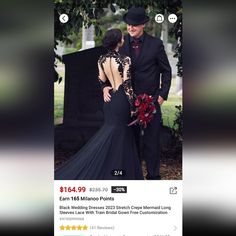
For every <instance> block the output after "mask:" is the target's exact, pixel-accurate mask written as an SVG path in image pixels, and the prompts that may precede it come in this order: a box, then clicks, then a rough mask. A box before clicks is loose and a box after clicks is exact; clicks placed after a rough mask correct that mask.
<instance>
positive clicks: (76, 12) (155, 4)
mask: <svg viewBox="0 0 236 236" xmlns="http://www.w3.org/2000/svg"><path fill="white" fill-rule="evenodd" d="M117 6H118V7H120V8H122V9H125V10H127V9H128V8H129V7H131V6H142V7H144V8H146V10H147V12H148V14H149V16H150V17H151V18H154V17H155V15H156V14H157V13H162V14H164V13H165V10H166V11H167V13H175V14H176V15H178V21H177V22H176V23H175V24H174V27H173V28H172V29H171V31H170V32H169V33H170V35H172V37H174V38H175V39H176V41H177V46H176V54H175V56H176V57H178V75H179V76H182V54H181V52H182V3H181V0H159V1H156V0H99V1H94V0H55V11H54V14H55V16H54V19H55V48H56V40H58V41H62V42H64V43H65V44H68V45H69V44H73V35H76V36H78V35H79V32H80V29H82V26H83V25H85V26H90V25H92V24H93V25H94V27H95V33H96V38H95V41H96V45H100V44H101V37H102V34H103V33H104V31H105V30H107V26H104V25H102V24H101V20H100V19H101V17H102V16H104V9H106V8H110V9H111V11H112V12H113V13H116V8H117ZM62 13H66V14H68V15H69V21H68V22H67V23H66V24H62V23H61V22H60V21H59V16H60V14H62ZM114 17H116V15H114ZM117 17H121V16H119V15H118V16H117ZM113 23H115V24H112V27H116V26H115V25H116V22H114V21H113ZM117 25H118V24H117ZM118 27H122V28H124V25H122V24H121V25H120V26H118ZM147 30H148V32H151V34H152V35H155V34H156V35H155V36H160V32H161V28H160V26H159V25H157V24H153V25H151V23H148V24H147ZM79 46H80V45H78V44H76V47H77V48H78V47H79ZM55 81H58V78H57V77H56V74H55Z"/></svg>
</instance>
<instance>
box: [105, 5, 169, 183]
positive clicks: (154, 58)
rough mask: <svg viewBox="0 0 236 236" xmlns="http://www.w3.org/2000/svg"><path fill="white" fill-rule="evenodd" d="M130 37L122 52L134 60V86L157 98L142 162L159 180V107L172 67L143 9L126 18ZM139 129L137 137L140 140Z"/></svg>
mask: <svg viewBox="0 0 236 236" xmlns="http://www.w3.org/2000/svg"><path fill="white" fill-rule="evenodd" d="M123 19H124V21H125V23H126V24H127V31H128V33H129V34H128V35H125V37H124V45H123V47H122V48H121V49H120V53H121V54H124V55H127V56H129V57H130V58H131V62H132V70H131V75H132V83H133V88H134V92H135V94H136V95H139V94H142V93H146V94H148V95H152V96H153V97H154V101H155V105H156V110H157V113H156V114H155V115H154V119H153V120H152V121H151V123H150V124H148V126H147V128H146V129H145V131H144V136H143V159H144V160H145V161H146V164H147V171H148V175H147V179H160V144H159V143H160V123H161V109H160V106H161V105H162V103H163V102H164V100H167V97H168V93H169V89H170V85H171V67H170V64H169V61H168V58H167V56H166V53H165V50H164V46H163V43H162V41H161V40H160V39H158V38H155V37H153V36H151V35H149V34H147V33H146V32H145V31H144V28H145V23H146V22H148V21H149V17H148V16H147V15H146V13H145V9H144V8H142V7H132V8H130V9H129V10H128V13H126V14H125V15H124V17H123ZM103 93H104V100H105V99H106V100H107V101H109V98H110V96H109V88H104V90H103ZM138 133H139V132H138V129H137V127H136V131H135V134H136V135H135V136H136V139H137V140H138V139H139V135H138Z"/></svg>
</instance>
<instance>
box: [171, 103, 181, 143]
mask: <svg viewBox="0 0 236 236" xmlns="http://www.w3.org/2000/svg"><path fill="white" fill-rule="evenodd" d="M175 108H176V109H177V111H176V113H175V115H176V119H175V120H174V125H173V134H174V136H175V137H176V138H178V140H179V141H182V140H183V110H182V106H181V105H179V106H175Z"/></svg>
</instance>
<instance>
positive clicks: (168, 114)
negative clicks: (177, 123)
mask: <svg viewBox="0 0 236 236" xmlns="http://www.w3.org/2000/svg"><path fill="white" fill-rule="evenodd" d="M176 105H182V96H177V95H174V94H170V95H169V97H168V100H167V101H165V102H164V103H163V105H162V107H161V111H162V118H163V124H164V125H166V126H169V127H172V126H173V123H174V120H175V113H176V112H177V109H176V108H175V106H176Z"/></svg>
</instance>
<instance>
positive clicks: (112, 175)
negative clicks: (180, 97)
mask: <svg viewBox="0 0 236 236" xmlns="http://www.w3.org/2000/svg"><path fill="white" fill-rule="evenodd" d="M123 42H124V40H123V36H122V33H121V31H120V30H119V29H111V30H108V31H107V32H106V34H105V37H104V39H103V46H104V47H105V48H107V49H108V52H107V53H106V54H105V55H101V56H100V58H99V60H98V69H99V78H98V79H99V82H100V84H101V87H102V88H103V87H104V86H105V85H107V83H110V85H111V90H110V99H109V101H108V100H107V99H105V98H104V100H105V103H104V117H105V122H104V125H103V126H102V127H101V129H100V130H99V131H98V132H97V133H96V134H95V135H94V136H93V137H92V138H91V139H90V140H89V142H88V143H87V144H86V145H85V146H84V147H83V148H82V149H81V150H80V151H79V152H78V153H76V154H75V155H74V156H73V157H72V158H71V159H70V160H69V161H68V162H67V163H65V165H63V166H62V167H60V168H59V169H58V170H56V171H55V179H56V180H75V179H78V180H140V179H143V175H142V171H141V165H140V161H139V157H138V151H137V147H136V143H135V139H134V136H133V133H132V128H131V127H128V126H127V125H128V123H129V122H130V116H131V112H132V107H133V89H132V86H131V77H130V65H131V61H130V58H129V57H126V56H124V55H120V54H119V53H118V50H119V48H120V47H121V46H122V44H123Z"/></svg>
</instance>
